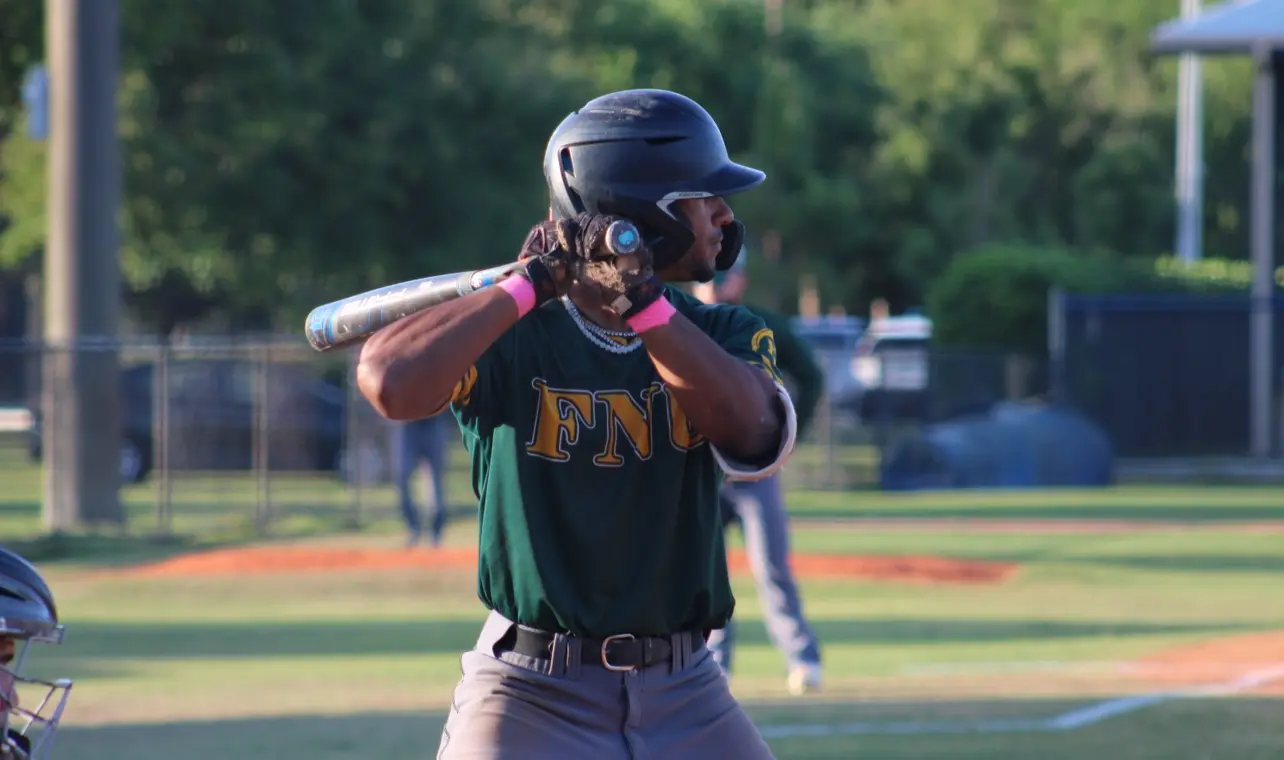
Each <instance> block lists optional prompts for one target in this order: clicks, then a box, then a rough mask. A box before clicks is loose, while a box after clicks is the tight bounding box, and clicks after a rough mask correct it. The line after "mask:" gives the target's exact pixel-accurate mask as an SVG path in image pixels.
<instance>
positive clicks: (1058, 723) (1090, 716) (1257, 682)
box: [758, 665, 1284, 739]
mask: <svg viewBox="0 0 1284 760" xmlns="http://www.w3.org/2000/svg"><path fill="white" fill-rule="evenodd" d="M1281 679H1284V665H1277V666H1274V667H1270V668H1260V669H1257V670H1253V671H1250V672H1248V673H1245V674H1244V675H1241V676H1239V677H1238V678H1234V679H1232V680H1230V681H1224V682H1221V683H1213V684H1206V685H1204V686H1196V687H1193V688H1190V689H1182V690H1179V691H1170V692H1157V693H1154V694H1142V695H1139V696H1133V697H1120V698H1118V699H1107V700H1105V701H1103V702H1097V703H1095V704H1091V705H1088V706H1086V707H1080V708H1078V709H1075V710H1071V711H1069V712H1066V713H1062V714H1061V715H1056V716H1053V717H1051V718H1028V719H1022V718H1015V719H1011V720H993V719H991V720H957V721H878V722H865V723H839V724H832V725H823V724H799V725H781V726H764V727H762V728H759V729H758V733H760V734H762V737H763V738H764V739H792V738H795V737H804V736H815V737H825V736H876V735H884V736H886V735H900V736H923V735H927V734H1002V733H1054V732H1059V731H1072V730H1074V729H1077V728H1084V727H1086V726H1091V725H1094V724H1096V723H1100V722H1102V721H1104V720H1108V719H1110V718H1115V717H1118V716H1120V715H1124V714H1126V713H1130V712H1135V711H1137V710H1140V709H1142V708H1144V707H1150V706H1151V705H1156V704H1160V703H1163V702H1172V701H1175V700H1179V699H1189V698H1193V697H1208V696H1227V695H1231V694H1239V693H1241V692H1245V691H1248V690H1249V689H1254V688H1257V687H1258V686H1264V685H1266V684H1268V683H1272V682H1274V681H1279V680H1281Z"/></svg>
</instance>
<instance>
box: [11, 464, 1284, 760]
mask: <svg viewBox="0 0 1284 760" xmlns="http://www.w3.org/2000/svg"><path fill="white" fill-rule="evenodd" d="M0 479H3V480H0V485H2V486H3V488H0V536H3V537H4V540H5V542H6V543H9V544H12V545H15V546H20V547H25V548H29V549H32V550H39V551H41V552H43V554H42V555H41V556H42V558H43V559H42V567H43V568H44V569H45V571H46V572H47V573H48V575H49V578H50V580H51V583H52V584H53V586H54V589H55V591H56V593H57V594H58V596H59V600H60V603H61V606H62V610H63V613H64V618H65V622H66V624H67V626H68V629H69V630H68V637H67V641H66V643H65V644H64V645H63V646H61V647H58V648H56V649H55V648H53V647H44V648H42V650H41V651H40V653H39V655H38V657H37V659H36V660H35V661H34V663H33V665H34V669H35V671H36V672H38V673H39V674H41V675H45V676H67V677H71V678H74V679H76V686H75V689H74V692H73V696H72V701H71V706H70V708H69V713H68V716H67V720H66V723H65V725H64V728H63V731H62V732H61V733H60V736H59V745H58V747H57V749H56V752H57V753H58V755H57V756H59V757H61V758H64V759H65V760H78V759H80V758H84V759H85V760H89V759H90V758H93V760H114V759H115V758H122V759H124V758H128V759H129V760H170V759H171V758H176V757H181V758H184V759H185V760H203V759H204V758H219V759H220V760H222V759H223V758H226V757H229V756H243V757H256V758H258V757H262V758H267V757H273V758H279V760H318V759H328V758H340V757H352V756H356V757H378V758H381V760H398V759H400V758H406V759H407V760H408V759H409V758H422V757H429V756H432V755H433V754H434V753H435V751H436V747H437V741H438V738H439V732H440V727H441V723H442V721H443V718H444V710H445V709H446V707H447V706H448V704H449V699H450V694H451V690H452V689H453V687H454V685H455V682H456V681H457V679H458V676H459V659H458V658H459V653H460V652H461V651H462V650H464V649H466V648H468V647H469V646H470V645H471V643H472V641H473V640H474V639H475V637H476V634H477V630H478V626H479V624H480V622H481V620H482V618H483V611H482V609H481V607H480V604H479V603H478V602H477V600H476V597H475V595H474V593H473V577H472V575H471V574H470V573H467V572H462V571H453V570H452V571H447V570H443V571H436V572H430V571H424V570H414V571H399V570H393V571H382V572H368V571H362V572H357V571H354V572H344V573H327V574H321V573H315V574H303V573H300V574H282V575H266V576H261V577H254V578H234V577H208V578H166V579H154V578H152V579H141V578H137V577H129V576H127V575H122V574H119V573H113V572H107V571H105V569H104V567H103V566H104V565H107V564H110V565H120V564H122V563H127V562H130V561H134V560H138V559H142V558H154V557H159V556H162V555H164V554H171V553H174V552H179V551H187V550H191V549H193V548H197V547H199V546H203V545H213V544H216V543H229V542H234V541H242V540H245V539H246V537H247V536H249V535H250V534H251V533H252V530H251V527H252V524H253V514H254V507H255V502H256V498H257V494H258V491H257V487H256V484H255V482H254V481H253V480H252V479H248V478H245V477H236V476H232V477H203V478H194V477H188V476H184V477H182V478H176V479H175V481H174V484H173V485H174V490H173V494H174V498H173V523H172V524H173V527H174V530H175V531H177V532H179V533H182V534H195V535H196V536H197V538H199V539H200V541H193V540H187V539H185V540H170V541H163V542H162V541H153V540H148V539H146V538H145V534H146V533H148V532H150V531H151V529H152V527H153V526H154V525H155V522H154V514H155V508H154V504H155V501H154V498H155V494H156V485H155V484H143V485H141V486H137V487H133V488H130V489H127V492H126V501H127V503H128V504H129V505H130V509H131V515H132V516H133V517H134V518H135V525H136V527H135V528H134V529H131V531H130V533H131V535H127V536H118V535H109V534H100V535H97V536H80V537H70V538H67V539H64V540H62V541H60V542H47V541H45V542H41V541H36V542H32V541H30V539H31V538H32V537H34V536H35V535H36V534H38V533H39V519H38V514H37V511H36V510H37V507H38V504H39V496H40V491H39V483H40V479H39V476H38V473H37V472H36V471H35V470H33V469H31V468H30V467H24V466H21V465H18V464H10V465H8V466H7V467H6V468H5V469H0ZM271 485H272V490H271V493H272V496H273V499H274V504H275V505H276V509H275V510H274V515H273V516H274V519H273V521H272V523H271V526H272V527H271V530H272V534H273V538H272V539H271V540H282V541H289V542H292V543H299V542H304V543H318V544H321V543H324V544H342V545H351V546H357V545H363V546H387V547H396V546H398V545H399V544H400V542H401V536H400V533H399V532H397V530H396V528H397V524H396V521H395V516H394V513H393V510H392V496H391V493H390V492H389V491H387V489H386V488H378V489H363V490H362V492H361V493H360V494H357V495H354V494H353V493H352V492H351V491H350V490H348V489H344V488H342V487H341V486H339V485H337V484H335V483H333V482H330V481H328V480H326V479H323V478H317V477H310V476H305V477H296V478H284V477H277V476H275V475H274V477H273V482H272V484H271ZM450 495H451V498H452V501H454V502H456V503H458V504H459V505H460V507H461V510H460V511H461V516H460V518H459V519H458V520H457V521H456V522H455V523H454V524H453V525H452V527H451V530H450V532H449V536H448V539H449V542H450V543H452V544H458V545H471V544H472V543H473V542H474V540H475V535H476V533H475V531H476V526H475V523H474V522H473V521H471V519H470V518H469V517H468V516H467V504H468V502H469V496H470V494H469V491H468V488H467V484H466V482H465V481H463V480H462V479H459V478H458V477H456V478H455V479H453V480H452V482H451V484H450ZM358 497H359V500H358ZM358 503H359V504H360V506H361V510H362V511H361V518H362V523H363V525H364V528H363V530H361V531H359V532H347V533H343V532H339V531H340V530H341V529H342V528H343V526H344V525H345V524H347V522H348V521H349V520H350V519H351V518H352V517H353V515H354V511H353V510H354V504H358ZM791 508H792V510H793V512H794V514H795V516H796V522H795V533H794V539H793V541H794V547H795V550H796V551H798V552H824V553H835V554H888V555H927V554H930V555H939V556H949V557H955V558H962V559H968V558H971V559H990V560H998V561H1006V562H1015V563H1019V564H1020V565H1021V566H1022V570H1021V572H1020V573H1019V574H1017V575H1016V576H1015V577H1014V578H1013V579H1011V580H1009V581H1006V582H1004V583H1002V584H995V585H961V584H960V585H929V584H925V583H892V582H882V581H872V580H859V579H850V580H842V579H827V580H816V579H806V580H804V582H803V591H804V602H805V604H806V608H807V610H808V612H809V614H810V615H811V616H812V618H813V621H814V623H815V625H816V626H817V629H818V633H819V635H820V637H821V639H822V642H823V645H824V647H825V650H824V654H825V658H826V671H825V673H826V684H825V687H826V688H825V690H824V691H823V692H822V693H821V694H819V695H817V696H815V697H807V698H803V699H792V698H789V697H788V696H787V695H786V692H785V688H784V673H783V662H782V660H781V658H780V656H779V655H778V654H777V653H776V652H775V650H773V649H772V648H771V646H770V645H769V643H768V642H767V640H766V636H765V632H764V630H763V627H762V625H761V622H760V619H759V617H758V615H759V612H758V610H759V608H758V601H757V598H756V593H755V590H754V588H753V585H752V580H751V579H750V578H747V577H738V578H737V595H738V598H739V600H740V607H739V613H738V620H739V626H740V630H739V641H740V645H739V647H738V649H737V659H736V667H737V669H736V673H735V675H734V677H733V679H732V686H733V689H734V691H735V692H736V694H737V695H738V696H739V697H740V698H741V699H742V700H743V701H744V703H745V704H746V705H747V706H748V708H749V710H750V711H751V713H752V715H753V716H754V718H755V720H756V721H757V723H758V725H759V727H760V728H761V730H762V731H763V733H764V735H765V736H767V737H768V740H769V742H770V743H771V745H772V747H773V748H774V750H775V752H776V755H777V757H779V758H781V760H802V759H804V758H808V759H811V758H816V759H819V758H835V759H837V758H843V759H845V760H848V759H855V760H874V759H875V758H879V759H884V758H891V759H892V760H902V759H903V760H911V759H912V760H935V759H937V758H940V759H942V760H943V759H944V758H951V759H961V760H973V759H976V760H979V759H981V758H987V759H988V758H1004V759H1005V760H1006V759H1007V758H1038V757H1040V756H1042V757H1044V758H1052V759H1057V760H1060V759H1062V758H1064V759H1066V760H1069V759H1070V758H1074V759H1075V760H1080V759H1081V758H1084V757H1093V756H1096V757H1101V758H1112V759H1113V758H1127V759H1130V760H1132V759H1135V760H1172V759H1173V758H1217V759H1218V760H1222V759H1223V758H1234V759H1240V758H1278V757H1280V756H1281V753H1282V752H1284V750H1281V747H1284V717H1282V716H1284V700H1281V699H1280V698H1279V697H1278V696H1275V695H1280V694H1284V690H1281V689H1280V688H1279V687H1280V685H1281V684H1284V670H1282V671H1281V672H1280V673H1279V674H1278V675H1279V677H1280V678H1279V680H1278V681H1274V682H1272V683H1268V684H1265V685H1264V686H1263V687H1262V688H1259V689H1248V688H1244V683H1239V684H1235V683H1232V682H1234V681H1235V679H1236V678H1239V677H1240V676H1243V675H1244V674H1246V673H1249V672H1250V671H1253V672H1257V673H1259V674H1260V673H1261V672H1263V669H1264V668H1270V667H1277V668H1279V667H1284V645H1278V646H1275V647H1274V649H1270V648H1264V649H1263V650H1262V651H1261V656H1260V657H1253V656H1248V657H1244V655H1243V653H1241V654H1240V655H1239V656H1240V658H1241V660H1240V661H1239V662H1237V663H1227V662H1221V663H1211V664H1210V663H1202V665H1204V666H1210V667H1205V669H1204V670H1205V671H1207V672H1200V673H1198V674H1191V673H1190V672H1186V671H1182V672H1180V673H1176V675H1174V671H1172V669H1171V666H1165V667H1167V668H1168V669H1167V670H1164V669H1162V668H1160V667H1159V666H1155V667H1152V668H1150V669H1147V670H1136V669H1132V670H1130V669H1129V668H1128V667H1127V665H1128V664H1129V663H1134V662H1136V661H1138V660H1139V659H1141V658H1147V657H1151V656H1153V655H1155V654H1156V653H1164V652H1171V651H1173V650H1174V648H1182V647H1188V646H1192V645H1195V644H1197V643H1200V642H1208V641H1212V640H1217V639H1224V638H1227V637H1234V636H1246V635H1256V634H1262V633H1263V632H1269V631H1277V630H1281V629H1284V594H1282V593H1281V588H1284V532H1280V531H1278V530H1277V531H1276V532H1270V531H1268V530H1267V529H1266V528H1264V527H1261V526H1258V525H1257V524H1258V523H1265V522H1268V521H1284V492H1282V491H1281V490H1279V489H1269V488H1207V489H1192V488H1168V489H1161V488H1121V489H1111V490H1105V491H1058V492H1031V491H1026V492H1011V493H989V492H975V493H973V492H965V493H945V494H912V495H910V494H906V495H896V494H878V493H841V492H822V491H802V490H798V491H794V492H793V493H792V494H791ZM892 518H912V519H922V518H931V519H932V521H931V522H925V523H924V524H922V525H918V526H915V525H910V524H901V523H896V522H892V521H891V519H892ZM1039 518H1049V519H1055V520H1070V519H1089V520H1092V521H1094V523H1093V524H1092V525H1089V526H1087V527H1086V528H1083V529H1080V530H1076V531H1073V532H1068V531H1060V532H1054V531H1050V530H1044V529H1041V528H1040V527H1039V526H1038V525H1034V524H1030V525H1025V526H1022V525H1009V526H1006V528H1005V530H1004V532H986V531H981V530H977V529H976V528H977V527H978V526H982V525H984V524H985V522H986V520H990V519H994V520H1018V519H1019V520H1030V521H1032V520H1037V519H1039ZM941 520H953V521H958V522H957V523H956V524H949V523H943V522H941ZM1109 521H1128V522H1129V524H1133V525H1136V524H1137V523H1144V522H1151V523H1154V525H1151V526H1150V529H1143V528H1144V527H1145V526H1141V525H1136V527H1134V528H1133V529H1129V530H1119V529H1117V528H1115V529H1112V528H1111V526H1110V525H1108V524H1106V523H1108V522H1109ZM1165 521H1182V523H1183V524H1180V525H1176V524H1175V525H1164V524H1163V523H1164V522H1165ZM1227 521H1229V522H1230V523H1232V524H1230V525H1228V524H1225V523H1226V522H1227ZM1099 523H1100V524H1099ZM1233 523H1240V525H1238V526H1236V525H1234V524H1233ZM1159 528H1162V529H1159ZM733 543H738V537H736V538H733ZM422 551H430V550H427V549H425V550H422ZM109 569H110V568H108V570H109ZM1281 638H1284V637H1281ZM1277 641H1279V639H1277ZM1252 654H1253V653H1252V652H1250V653H1249V655H1252ZM1258 660H1260V661H1258ZM1211 665H1215V666H1216V667H1211ZM1264 680H1269V679H1267V678H1265V677H1264ZM1210 684H1215V685H1221V686H1224V687H1225V688H1223V689H1222V690H1223V691H1225V692H1229V693H1225V694H1218V695H1202V696H1199V695H1191V694H1181V693H1179V694H1178V695H1175V696H1174V697H1173V698H1156V699H1154V700H1152V701H1151V702H1149V703H1128V702H1118V701H1112V700H1118V699H1122V698H1127V697H1130V696H1137V695H1150V694H1155V693H1160V692H1166V691H1173V690H1178V691H1179V692H1180V690H1183V689H1187V688H1189V687H1192V686H1201V685H1202V686H1206V685H1210ZM1227 684H1229V685H1227ZM1103 704H1104V705H1105V707H1104V708H1103V707H1102V705H1103ZM1111 712H1114V713H1115V714H1113V715H1109V714H1108V713H1111Z"/></svg>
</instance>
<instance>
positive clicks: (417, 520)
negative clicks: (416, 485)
mask: <svg viewBox="0 0 1284 760" xmlns="http://www.w3.org/2000/svg"><path fill="white" fill-rule="evenodd" d="M456 430H458V424H457V423H456V422H455V418H454V417H453V416H451V414H450V413H449V412H442V413H440V414H437V415H435V416H433V417H429V418H428V419H424V420H414V421H412V422H405V423H400V424H397V425H394V426H393V429H392V459H393V482H394V484H395V485H396V487H397V498H398V502H397V506H399V507H400V508H401V517H402V519H403V520H405V521H406V529H407V530H409V531H410V537H411V539H412V540H416V539H418V538H419V537H420V536H421V535H422V534H423V520H422V517H421V516H420V514H419V508H418V506H416V504H415V497H414V493H413V491H412V490H411V484H410V481H411V478H412V477H413V476H414V474H415V472H417V471H418V470H419V464H420V462H422V461H424V460H427V462H428V467H429V471H430V472H431V473H432V491H433V519H432V541H433V543H434V544H435V543H437V542H438V541H439V540H440V539H441V533H442V531H443V530H444V529H445V527H446V457H447V454H448V447H449V441H450V436H451V435H452V434H453V433H454V432H455V431H456Z"/></svg>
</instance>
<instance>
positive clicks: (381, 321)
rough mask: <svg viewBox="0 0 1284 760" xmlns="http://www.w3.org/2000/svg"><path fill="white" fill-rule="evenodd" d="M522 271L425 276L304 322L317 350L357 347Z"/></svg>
mask: <svg viewBox="0 0 1284 760" xmlns="http://www.w3.org/2000/svg"><path fill="white" fill-rule="evenodd" d="M519 266H521V263H520V262H517V261H514V262H510V263H508V264H504V265H503V266H498V267H492V268H490V269H472V270H468V271H465V272H452V273H451V274H439V275H434V276H432V277H421V278H419V279H417V280H408V281H406V282H399V283H397V284H396V285H385V286H384V287H382V288H375V289H374V290H367V291H366V292H364V293H358V294H357V295H353V296H348V297H347V298H341V299H339V300H338V301H334V302H331V303H328V304H325V305H323V306H318V307H316V308H315V309H313V310H312V311H311V312H310V313H309V314H308V317H307V319H306V320H305V322H304V324H305V326H306V330H305V333H306V334H307V338H308V343H309V344H311V346H312V347H313V348H314V349H316V350H317V351H329V350H331V349H335V348H342V347H344V346H347V345H351V344H353V343H356V342H358V341H361V340H364V339H366V338H368V337H370V336H371V335H372V334H373V333H374V332H375V331H376V330H379V329H381V328H383V327H387V326H388V325H390V324H392V323H393V322H396V321H397V320H399V319H402V318H403V317H407V316H409V315H411V314H414V313H416V312H420V311H423V310H424V309H427V308H429V307H432V306H436V305H437V304H441V303H445V302H446V301H451V300H454V299H456V298H461V297H463V296H466V295H468V294H469V293H474V292H476V291H478V290H481V289H482V288H487V287H490V286H491V285H494V284H495V282H496V281H497V280H499V279H500V278H502V277H503V276H504V275H506V274H508V273H509V272H512V271H513V270H515V269H517V268H518V267H519Z"/></svg>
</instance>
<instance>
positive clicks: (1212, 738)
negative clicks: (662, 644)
mask: <svg viewBox="0 0 1284 760" xmlns="http://www.w3.org/2000/svg"><path fill="white" fill-rule="evenodd" d="M804 704H805V703H804ZM1080 704H1082V703H1080ZM746 707H747V708H748V709H749V711H750V714H751V715H752V716H753V717H754V719H755V721H756V722H757V723H758V725H759V727H760V729H762V730H763V731H764V733H766V734H767V735H768V736H769V737H770V738H769V740H768V741H769V743H770V745H771V747H772V750H773V753H774V754H775V756H776V758H777V760H804V759H805V760H839V759H840V758H841V759H842V760H874V758H878V759H879V760H946V758H948V759H949V760H992V759H993V758H997V757H1022V758H1026V757H1042V758H1045V759H1046V760H1082V758H1084V757H1103V758H1123V757H1127V758H1128V760H1172V758H1178V757H1181V758H1193V757H1217V758H1237V759H1238V758H1244V759H1247V758H1263V759H1265V758H1273V757H1277V752H1278V748H1279V747H1280V746H1281V744H1284V722H1282V721H1280V720H1279V719H1278V717H1279V711H1280V710H1281V708H1284V702H1281V701H1280V700H1275V699H1266V698H1256V699H1233V700H1215V701H1214V700H1186V701H1181V702H1169V703H1165V704H1160V705H1153V706H1151V707H1148V708H1146V709H1143V710H1138V711H1136V712H1132V713H1128V714H1125V715H1119V716H1116V717H1114V718H1111V719H1109V720H1105V721H1103V722H1100V723H1095V724H1092V725H1089V726H1086V727H1082V728H1077V729H1071V730H1062V731H1049V730H1046V729H1035V730H1025V731H1019V730H995V727H994V726H991V727H990V728H989V729H984V728H983V729H981V730H978V729H976V728H975V726H976V725H978V724H980V723H981V722H982V721H987V720H996V719H998V720H1012V719H1017V720H1033V721H1035V722H1040V721H1042V720H1044V719H1046V718H1047V717H1049V716H1051V715H1055V714H1059V713H1061V712H1062V711H1063V710H1064V709H1073V707H1072V706H1070V707H1068V706H1066V705H1065V704H1064V703H1062V702H1059V701H1058V702H1053V701H1050V700H1041V699H1019V700H1018V699H1014V700H987V701H961V700H960V701H946V702H941V701H934V702H931V703H920V704H900V705H896V706H891V705H877V704H870V703H861V704H849V705H830V706H829V707H828V709H825V708H821V709H817V707H804V706H800V707H798V708H772V707H767V706H760V705H754V704H753V703H746ZM941 720H946V721H957V722H958V723H959V725H960V730H957V731H944V732H941V733H937V734H931V733H925V732H923V731H919V730H915V728H914V727H915V726H921V725H923V724H926V723H929V722H932V721H941ZM444 722H445V714H444V713H443V712H441V711H430V710H425V711H422V712H413V711H399V712H354V713H349V714H341V715H299V716H290V717H274V718H241V719H225V720H209V721H188V722H176V723H165V724H121V725H116V726H105V727H77V726H64V727H63V728H62V730H61V731H60V732H59V737H58V742H57V744H56V748H55V753H56V754H57V756H58V758H59V760H171V759H172V758H179V757H181V758H183V760H226V759H227V758H229V757H245V758H276V759H277V760H338V759H339V758H345V759H346V758H352V757H363V758H379V760H411V759H412V758H413V759H414V760H420V759H421V758H425V757H432V756H434V755H435V754H436V752H437V748H438V744H439V742H440V737H441V727H442V725H443V723H444ZM858 723H859V724H864V725H874V726H885V727H888V728H890V729H894V728H895V727H896V726H897V725H899V726H901V729H900V730H890V731H888V732H886V733H885V734H884V735H859V734H856V733H854V732H852V731H850V730H849V731H848V732H846V733H844V732H843V731H842V729H843V728H844V727H846V728H848V729H851V727H852V726H853V724H858ZM782 726H785V727H794V728H798V727H812V728H813V730H812V731H811V732H810V735H804V736H790V735H788V731H786V732H784V733H785V734H786V735H783V736H782V735H780V733H781V731H780V729H781V727H782ZM968 727H972V728H971V729H970V730H969V728H968ZM835 729H837V730H835ZM529 749H530V750H531V751H532V754H531V755H530V756H531V757H539V756H540V755H536V754H533V752H534V750H535V749H536V748H535V747H533V746H532V747H529ZM1121 750H1124V752H1123V754H1121ZM701 754H702V755H703V754H705V753H704V752H703V751H702V753H701ZM709 756H711V757H716V756H717V753H716V752H714V753H709ZM627 757H628V752H627V749H626V745H625V744H624V743H623V742H621V743H620V754H619V755H618V756H612V757H604V758H601V759H600V760H626V758H627Z"/></svg>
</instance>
